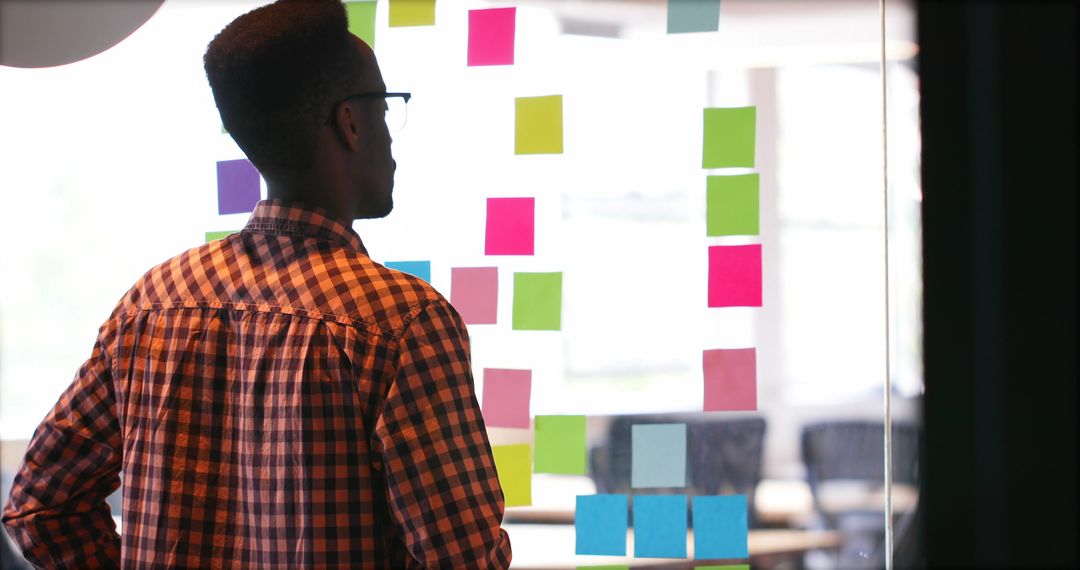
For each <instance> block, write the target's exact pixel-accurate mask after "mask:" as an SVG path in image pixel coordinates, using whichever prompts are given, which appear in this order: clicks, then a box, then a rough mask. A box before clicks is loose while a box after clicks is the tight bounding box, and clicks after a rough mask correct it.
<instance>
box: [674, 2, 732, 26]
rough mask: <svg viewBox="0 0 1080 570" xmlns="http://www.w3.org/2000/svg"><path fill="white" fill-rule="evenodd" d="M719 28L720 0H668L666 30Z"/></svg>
mask: <svg viewBox="0 0 1080 570" xmlns="http://www.w3.org/2000/svg"><path fill="white" fill-rule="evenodd" d="M718 29H720V0H668V8H667V31H668V33H669V34H682V33H686V32H715V31H717V30H718Z"/></svg>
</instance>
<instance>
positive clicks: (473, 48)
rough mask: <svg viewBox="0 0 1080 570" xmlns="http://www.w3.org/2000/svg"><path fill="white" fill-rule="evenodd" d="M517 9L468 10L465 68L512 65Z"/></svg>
mask: <svg viewBox="0 0 1080 570" xmlns="http://www.w3.org/2000/svg"><path fill="white" fill-rule="evenodd" d="M516 19H517V8H488V9H484V10H469V65H470V66H473V65H513V64H514V27H515V25H514V24H515V21H516Z"/></svg>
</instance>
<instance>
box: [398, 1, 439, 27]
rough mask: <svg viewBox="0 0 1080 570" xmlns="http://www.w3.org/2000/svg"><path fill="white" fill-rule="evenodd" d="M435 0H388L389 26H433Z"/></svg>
mask: <svg viewBox="0 0 1080 570" xmlns="http://www.w3.org/2000/svg"><path fill="white" fill-rule="evenodd" d="M434 25H435V0H390V27H391V28H404V27H407V26H434Z"/></svg>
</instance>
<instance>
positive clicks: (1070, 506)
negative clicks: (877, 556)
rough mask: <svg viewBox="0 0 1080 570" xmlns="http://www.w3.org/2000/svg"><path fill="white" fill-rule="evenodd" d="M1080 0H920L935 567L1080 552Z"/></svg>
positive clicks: (927, 491)
mask: <svg viewBox="0 0 1080 570" xmlns="http://www.w3.org/2000/svg"><path fill="white" fill-rule="evenodd" d="M1077 16H1078V14H1077V9H1076V5H1075V4H1074V3H1073V2H988V1H984V2H970V3H960V2H919V4H918V26H919V44H920V53H919V73H920V81H921V91H922V104H921V105H922V109H921V111H922V126H923V190H924V200H923V224H924V230H923V232H924V233H923V235H924V252H923V253H924V263H925V265H924V278H925V358H926V394H925V416H924V418H925V424H924V425H925V429H926V445H925V450H924V457H923V462H922V465H923V475H924V478H923V490H924V494H923V497H924V498H925V503H924V508H925V511H924V513H923V515H924V520H923V529H924V534H923V545H924V549H925V550H924V554H925V556H926V559H927V562H928V563H929V564H930V565H931V566H936V567H940V566H958V565H960V566H977V567H989V566H1015V567H1030V568H1041V567H1047V566H1076V565H1077V562H1078V560H1077V543H1078V534H1080V532H1078V528H1077V508H1078V505H1077V494H1076V476H1077V473H1076V456H1077V449H1076V440H1077V420H1076V413H1077V389H1076V380H1077V375H1076V371H1077V366H1076V365H1077V358H1076V355H1077V338H1076V320H1077V319H1076V317H1077V314H1076V259H1077V250H1076V237H1077V236H1076V218H1077V200H1076V191H1077V188H1076V162H1077V148H1076V132H1077V124H1076V108H1075V105H1076V102H1075V99H1076V50H1077V45H1076V21H1077Z"/></svg>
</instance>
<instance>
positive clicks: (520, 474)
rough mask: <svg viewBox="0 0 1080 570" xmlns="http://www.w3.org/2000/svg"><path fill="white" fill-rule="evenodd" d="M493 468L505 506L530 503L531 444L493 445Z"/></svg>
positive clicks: (523, 505)
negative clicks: (497, 475) (497, 476)
mask: <svg viewBox="0 0 1080 570" xmlns="http://www.w3.org/2000/svg"><path fill="white" fill-rule="evenodd" d="M491 453H492V455H494V456H495V470H496V471H498V473H499V485H500V486H501V487H502V491H503V498H504V500H505V504H506V506H507V507H527V506H529V505H531V504H532V446H530V445H529V444H527V443H525V444H521V445H493V446H491Z"/></svg>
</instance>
